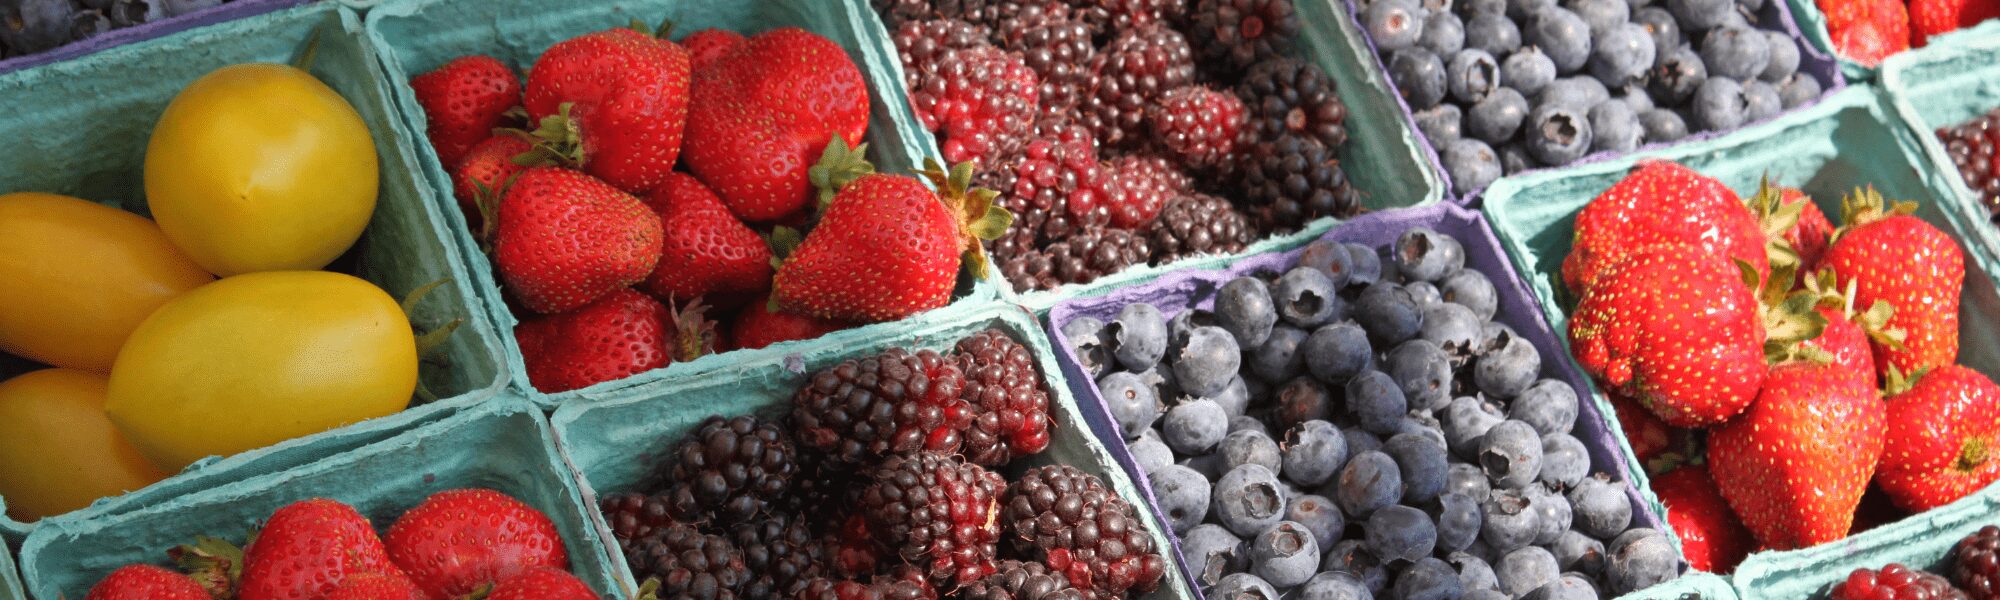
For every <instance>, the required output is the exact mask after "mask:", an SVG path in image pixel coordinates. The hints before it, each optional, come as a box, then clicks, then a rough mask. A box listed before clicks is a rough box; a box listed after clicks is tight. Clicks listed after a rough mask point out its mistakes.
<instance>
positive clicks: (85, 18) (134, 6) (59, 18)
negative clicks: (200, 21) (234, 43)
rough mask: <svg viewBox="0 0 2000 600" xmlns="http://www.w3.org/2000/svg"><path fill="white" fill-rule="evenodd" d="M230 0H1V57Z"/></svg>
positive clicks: (43, 49)
mask: <svg viewBox="0 0 2000 600" xmlns="http://www.w3.org/2000/svg"><path fill="white" fill-rule="evenodd" d="M229 1H230V0H0V58H9V57H14V56H25V55H29V54H39V53H42V52H47V51H49V50H54V49H56V48H58V47H61V46H63V45H65V44H69V43H71V42H80V41H83V40H84V39H87V38H89V37H91V36H94V35H97V34H100V33H104V32H106V31H111V30H113V29H124V28H126V27H132V26H135V25H143V24H146V23H151V22H153V21H158V20H161V19H166V18H170V17H177V16H180V15H184V14H188V13H192V12H195V11H198V10H202V9H206V8H212V7H215V6H219V5H222V4H224V3H226V2H229Z"/></svg>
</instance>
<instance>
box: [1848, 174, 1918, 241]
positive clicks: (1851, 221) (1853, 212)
mask: <svg viewBox="0 0 2000 600" xmlns="http://www.w3.org/2000/svg"><path fill="white" fill-rule="evenodd" d="M1916 213H1917V203H1915V202H1911V201H1908V200H1897V201H1891V200H1888V199H1886V198H1883V197H1882V193H1881V192H1878V191H1876V190H1875V186H1872V185H1871V186H1868V187H1865V188H1855V190H1854V192H1853V193H1851V194H1848V195H1847V196H1846V197H1843V198H1841V199H1840V220H1841V223H1844V225H1843V226H1841V228H1840V229H1836V230H1834V232H1833V237H1832V239H1830V240H1829V241H1828V243H1832V242H1838V241H1840V238H1841V236H1842V235H1845V234H1846V233H1847V232H1849V231H1853V230H1855V229H1857V228H1859V227H1861V226H1864V225H1868V224H1871V223H1875V222H1878V221H1882V220H1885V219H1888V218H1891V217H1900V216H1909V215H1914V214H1916Z"/></svg>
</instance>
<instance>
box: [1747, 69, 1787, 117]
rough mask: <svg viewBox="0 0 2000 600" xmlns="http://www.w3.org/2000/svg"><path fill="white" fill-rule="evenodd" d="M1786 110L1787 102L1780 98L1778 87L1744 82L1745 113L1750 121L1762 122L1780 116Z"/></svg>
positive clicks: (1758, 82) (1763, 83)
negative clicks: (1779, 113)
mask: <svg viewBox="0 0 2000 600" xmlns="http://www.w3.org/2000/svg"><path fill="white" fill-rule="evenodd" d="M1784 109H1785V100H1784V99H1783V98H1779V97H1778V86H1774V85H1771V84H1769V83H1766V82H1763V81H1757V80H1754V79H1753V80H1750V81H1745V82H1743V113H1744V118H1745V119H1746V120H1750V121H1762V120H1764V119H1769V118H1771V117H1775V116H1778V111H1782V110H1784Z"/></svg>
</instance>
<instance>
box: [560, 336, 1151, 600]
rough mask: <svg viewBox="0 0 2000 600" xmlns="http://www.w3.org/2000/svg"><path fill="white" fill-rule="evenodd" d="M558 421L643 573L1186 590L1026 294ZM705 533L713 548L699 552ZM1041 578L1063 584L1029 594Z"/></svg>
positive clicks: (891, 585)
mask: <svg viewBox="0 0 2000 600" xmlns="http://www.w3.org/2000/svg"><path fill="white" fill-rule="evenodd" d="M896 390H908V392H904V393H898V392H896ZM552 420H553V422H554V423H555V428H556V433H557V437H558V439H560V440H561V443H562V446H563V449H564V452H565V454H566V456H567V457H568V459H569V461H570V464H572V465H573V466H574V467H575V468H576V470H577V472H578V473H579V475H580V476H581V478H582V480H583V482H584V485H583V487H584V490H585V492H584V493H585V496H586V498H589V499H591V500H592V501H594V502H596V503H598V505H599V507H600V508H601V510H602V512H601V515H602V517H603V518H604V521H602V522H601V523H600V525H601V526H602V527H603V529H601V530H600V531H599V535H600V536H601V538H602V543H603V544H605V545H606V546H607V547H610V548H614V549H622V552H620V554H621V555H622V556H621V557H620V558H618V559H614V560H615V561H618V560H622V562H621V563H620V564H623V565H624V566H625V568H627V569H628V571H627V572H629V573H630V574H631V575H632V577H633V578H634V580H644V579H646V578H648V577H654V576H661V575H665V574H669V573H684V574H687V575H689V576H688V577H681V578H666V581H667V584H668V587H667V588H665V589H662V590H660V595H661V596H662V597H668V596H670V595H671V596H674V597H686V596H684V594H687V593H689V592H688V591H687V590H683V589H679V588H677V587H674V586H678V585H712V586H713V587H714V589H717V590H726V591H728V592H731V593H733V594H735V595H734V596H728V595H718V596H715V597H741V598H794V597H796V598H808V599H815V600H817V599H822V598H824V599H832V598H864V597H866V598H877V597H879V598H915V597H943V598H956V597H966V598H1009V597H1014V598H1021V597H1078V596H1074V594H1079V593H1080V594H1082V595H1081V597H1101V598H1185V597H1188V596H1189V593H1190V592H1189V591H1188V590H1187V589H1186V586H1185V583H1184V582H1183V580H1182V579H1181V578H1180V576H1179V575H1178V573H1179V569H1180V567H1179V566H1178V563H1176V562H1175V561H1174V558H1173V554H1172V552H1171V551H1170V550H1169V541H1168V538H1167V536H1166V535H1165V534H1164V531H1165V529H1164V528H1163V527H1162V526H1161V525H1160V524H1159V522H1158V521H1157V520H1156V519H1155V517H1154V514H1153V512H1152V511H1150V510H1147V508H1146V506H1145V501H1144V500H1143V496H1142V495H1141V494H1140V493H1139V490H1138V488H1137V487H1136V486H1135V485H1134V484H1133V482H1132V480H1131V479H1129V478H1128V477H1126V475H1125V472H1124V470H1123V469H1121V468H1119V466H1118V464H1117V459H1115V458H1114V456H1116V454H1115V452H1113V451H1112V450H1109V449H1107V448H1106V447H1105V446H1104V445H1103V444H1102V443H1100V442H1099V441H1098V440H1096V439H1094V438H1093V437H1092V436H1091V434H1090V431H1091V429H1090V428H1089V426H1088V425H1086V424H1085V418H1084V415H1083V414H1082V413H1080V412H1079V410H1078V404H1077V402H1076V401H1075V400H1074V398H1073V397H1072V396H1071V394H1070V389H1069V387H1068V386H1066V385H1065V384H1064V382H1063V378H1062V375H1061V374H1060V373H1059V372H1058V369H1057V368H1056V366H1055V357H1054V355H1053V353H1052V351H1051V346H1050V344H1049V343H1048V340H1047V338H1045V337H1044V336H1043V335H1042V333H1041V329H1040V327H1039V326H1038V324H1037V323H1036V322H1035V320H1034V317H1033V316H1032V315H1029V314H1028V313H1026V312H1025V311H1023V310H1021V309H1020V308H1018V307H1012V306H1000V305H995V306H989V307H986V308H983V309H981V310H978V311H975V312H972V313H969V314H965V315H960V316H958V317H956V318H953V319H949V320H947V319H929V318H921V317H920V318H919V321H918V322H916V323H914V324H913V325H912V326H911V327H909V328H907V330H905V331H903V332H901V333H898V334H895V335H876V336H873V337H870V338H866V339H861V340H856V341H854V342H852V343H849V344H846V345H844V346H819V347H817V348H815V349H812V350H808V351H805V352H804V353H803V354H792V355H789V356H785V357H776V356H761V357H755V358H753V359H751V360H747V361H744V362H743V363H742V364H740V365H738V366H736V367H734V368H732V369H730V370H728V371H724V372H714V373H708V374H704V375H700V376H696V377H690V378H685V379H682V380H680V381H678V382H676V383H675V384H674V385H671V386H667V387H662V388H659V389H656V390H649V393H644V394H626V395H624V396H623V397H621V398H619V399H617V400H613V401H606V402H592V403H581V404H574V403H573V404H567V405H564V406H563V407H561V408H559V409H557V411H556V413H555V416H554V417H553V418H552ZM1057 506H1063V507H1067V508H1065V509H1063V510H1060V511H1058V510H1052V509H1053V508H1054V507H1057ZM1072 511H1073V512H1072ZM697 548H699V549H701V550H702V551H703V552H704V553H705V554H706V555H707V556H710V557H717V558H715V559H714V560H711V561H709V562H707V563H706V564H701V563H697V562H690V561H689V560H688V557H689V556H693V555H692V554H689V553H688V551H689V550H693V549H697ZM739 557H740V560H739ZM1035 589H1042V590H1046V591H1048V592H1050V593H1056V594H1058V595H1056V596H1036V595H1032V594H1030V595H1020V594H1024V593H1027V592H1028V591H1030V590H1035ZM1010 594H1013V595H1010Z"/></svg>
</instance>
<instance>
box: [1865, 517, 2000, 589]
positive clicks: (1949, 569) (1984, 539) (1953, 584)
mask: <svg viewBox="0 0 2000 600" xmlns="http://www.w3.org/2000/svg"><path fill="white" fill-rule="evenodd" d="M1996 550H2000V527H1996V526H1993V525H1988V526H1985V527H1982V528H1980V529H1979V530H1978V531H1974V532H1972V533H1971V534H1968V535H1966V536H1965V537H1964V538H1960V539H1959V540H1958V542H1957V543H1956V544H1954V545H1953V546H1952V549H1951V551H1950V552H1949V553H1947V554H1946V555H1945V556H1944V558H1943V559H1942V560H1941V561H1940V562H1939V564H1938V565H1937V567H1938V568H1937V569H1935V570H1927V569H1923V568H1916V567H1912V566H1910V565H1906V564H1903V563H1900V562H1898V563H1889V564H1887V565H1883V566H1882V567H1880V568H1866V567H1863V568H1858V569H1855V570H1854V571H1853V572H1851V573H1849V574H1848V575H1847V577H1846V578H1844V579H1841V580H1839V581H1836V582H1834V583H1833V584H1831V585H1829V586H1827V589H1826V596H1827V597H1828V598H1832V599H1833V600H1873V599H1879V598H1891V599H1900V598H1939V599H1968V600H1984V599H1987V598H1992V597H1994V593H1995V591H1996V590H1995V588H1994V583H1995V582H1996V581H2000V560H1996V559H2000V556H1996V555H1995V552H1996Z"/></svg>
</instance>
